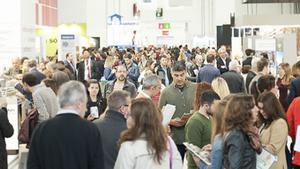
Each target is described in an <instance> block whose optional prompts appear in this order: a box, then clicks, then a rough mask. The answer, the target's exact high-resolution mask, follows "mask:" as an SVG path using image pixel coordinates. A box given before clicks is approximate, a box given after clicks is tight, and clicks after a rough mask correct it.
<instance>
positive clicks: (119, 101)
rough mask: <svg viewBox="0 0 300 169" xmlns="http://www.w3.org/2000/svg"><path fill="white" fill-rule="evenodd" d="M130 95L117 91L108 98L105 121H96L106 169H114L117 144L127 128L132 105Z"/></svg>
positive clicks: (117, 149)
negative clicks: (127, 119) (127, 118)
mask: <svg viewBox="0 0 300 169" xmlns="http://www.w3.org/2000/svg"><path fill="white" fill-rule="evenodd" d="M130 101H131V100H130V96H129V93H128V92H126V91H122V90H115V91H113V92H112V93H111V94H110V95H109V96H108V101H107V102H108V110H107V112H106V114H105V117H104V119H102V120H97V121H95V124H96V126H97V127H98V129H99V131H100V134H101V138H102V143H103V150H104V164H105V165H104V167H105V168H104V169H113V168H114V165H115V162H116V159H117V156H118V152H119V146H118V144H117V142H118V140H119V138H120V134H121V132H122V131H124V130H125V129H126V128H127V127H126V118H125V117H126V115H127V114H128V111H129V105H130Z"/></svg>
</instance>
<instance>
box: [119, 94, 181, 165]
mask: <svg viewBox="0 0 300 169" xmlns="http://www.w3.org/2000/svg"><path fill="white" fill-rule="evenodd" d="M127 127H128V129H127V130H125V131H124V132H123V133H122V134H121V137H120V140H119V143H120V144H121V148H120V150H119V154H118V157H117V161H116V163H115V167H114V168H115V169H141V168H142V169H166V168H168V169H182V162H181V157H180V155H179V152H178V150H177V148H176V145H175V143H174V142H173V140H172V139H171V138H170V137H168V135H167V133H166V131H165V129H164V127H163V125H162V115H161V113H160V112H159V111H158V109H156V106H154V104H153V103H152V101H151V100H150V99H147V98H139V99H134V100H133V101H132V103H131V106H130V113H129V114H128V117H127Z"/></svg>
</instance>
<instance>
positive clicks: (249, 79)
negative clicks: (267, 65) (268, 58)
mask: <svg viewBox="0 0 300 169" xmlns="http://www.w3.org/2000/svg"><path fill="white" fill-rule="evenodd" d="M255 76H256V73H254V72H252V71H249V72H248V74H247V77H246V86H245V87H246V90H247V93H249V86H250V83H251V81H252V79H253V78H254V77H255Z"/></svg>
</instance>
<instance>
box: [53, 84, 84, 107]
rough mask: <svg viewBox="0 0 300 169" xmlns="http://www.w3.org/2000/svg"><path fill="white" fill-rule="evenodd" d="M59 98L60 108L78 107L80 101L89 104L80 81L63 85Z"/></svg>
mask: <svg viewBox="0 0 300 169" xmlns="http://www.w3.org/2000/svg"><path fill="white" fill-rule="evenodd" d="M57 96H58V103H59V106H60V108H64V107H65V106H73V105H76V104H77V103H78V101H80V102H83V103H85V104H86V102H87V95H86V89H85V87H84V85H83V83H81V82H79V81H74V80H72V81H69V82H67V83H64V84H63V85H61V87H60V88H59V90H58V93H57Z"/></svg>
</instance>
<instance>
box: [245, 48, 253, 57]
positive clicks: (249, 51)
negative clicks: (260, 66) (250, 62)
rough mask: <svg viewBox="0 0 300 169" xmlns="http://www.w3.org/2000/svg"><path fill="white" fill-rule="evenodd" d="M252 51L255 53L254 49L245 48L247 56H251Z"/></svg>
mask: <svg viewBox="0 0 300 169" xmlns="http://www.w3.org/2000/svg"><path fill="white" fill-rule="evenodd" d="M252 53H253V54H254V53H255V51H254V50H252V49H246V50H245V54H246V56H250V55H251V54H252Z"/></svg>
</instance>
